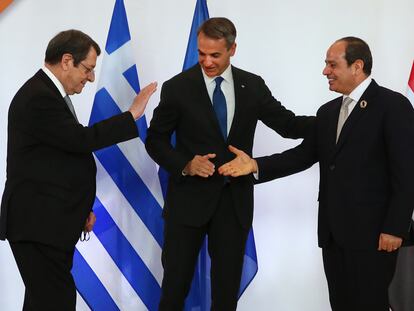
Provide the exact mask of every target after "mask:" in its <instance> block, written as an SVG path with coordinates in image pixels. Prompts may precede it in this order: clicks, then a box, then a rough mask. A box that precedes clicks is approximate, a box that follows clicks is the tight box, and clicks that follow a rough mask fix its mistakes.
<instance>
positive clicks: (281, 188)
mask: <svg viewBox="0 0 414 311" xmlns="http://www.w3.org/2000/svg"><path fill="white" fill-rule="evenodd" d="M124 1H125V5H126V9H127V15H128V19H129V26H130V30H131V35H132V38H133V40H134V42H135V44H134V48H135V58H136V62H137V68H138V75H139V79H140V83H141V85H142V86H143V85H146V84H147V83H149V82H150V81H153V80H157V81H158V82H159V83H160V84H161V83H162V82H163V81H165V80H166V79H168V78H170V77H171V76H173V75H175V74H177V73H178V72H180V71H181V68H182V64H183V60H184V54H185V49H186V46H187V40H188V34H189V30H190V25H191V19H192V16H193V12H194V6H195V0H177V1H167V0H124ZM113 4H114V1H113V0H105V1H103V0H72V1H56V0H37V1H33V0H32V1H29V0H15V1H14V2H13V4H12V5H11V6H10V7H8V8H7V9H6V10H5V11H4V12H3V13H1V14H0V42H1V43H0V44H1V45H0V69H1V74H0V191H2V189H3V185H4V179H5V167H6V159H5V157H6V144H7V110H8V106H9V103H10V101H11V98H12V97H13V95H14V94H15V92H16V91H17V90H18V88H19V87H20V86H21V85H22V83H23V82H24V81H26V80H27V79H28V78H29V77H30V76H31V75H32V74H33V73H34V72H35V71H36V70H37V69H38V68H39V67H40V66H41V65H42V63H43V57H44V51H45V48H46V45H47V43H48V41H49V39H50V38H51V37H52V36H53V35H55V34H56V33H57V32H58V31H60V30H64V29H68V28H77V29H80V30H82V31H84V32H86V33H88V34H89V35H91V36H92V37H93V38H94V39H95V40H96V41H97V42H98V43H99V44H100V45H101V47H104V45H105V42H106V36H107V33H108V28H109V22H110V18H111V15H112V9H113ZM208 7H209V12H210V16H226V17H228V18H230V19H231V20H233V22H234V23H235V25H236V27H237V29H238V38H237V42H238V47H237V52H236V55H235V57H234V58H233V64H235V65H236V66H239V67H241V68H243V69H246V70H249V71H253V72H255V73H257V74H260V75H261V76H262V77H263V78H264V79H265V81H266V82H267V85H268V86H269V88H270V89H271V90H272V91H273V93H274V95H275V97H276V98H278V99H279V100H281V101H282V102H283V103H284V105H285V106H287V107H288V108H290V109H291V110H293V111H295V112H296V113H297V114H315V112H316V110H317V108H318V107H319V106H320V105H321V104H322V103H324V102H326V101H327V100H329V99H331V98H334V97H335V96H337V95H336V94H333V93H331V92H329V90H328V84H327V81H326V79H325V78H324V77H323V76H322V74H321V72H322V69H323V66H324V57H325V52H326V49H327V48H328V47H329V45H330V44H331V43H332V42H333V41H334V40H336V39H338V38H340V37H343V36H348V35H354V36H359V37H361V38H363V39H365V40H366V41H367V42H368V44H369V45H370V47H371V49H372V53H373V57H374V69H373V77H374V78H375V79H376V80H377V82H378V83H380V84H382V85H384V86H386V87H389V88H392V89H394V90H396V91H399V92H402V93H405V91H406V85H407V80H408V75H409V72H410V69H411V65H412V61H413V57H414V40H413V37H412V29H414V18H413V17H412V16H413V14H414V1H412V0H398V1H391V0H365V1H361V0H347V1H339V0H313V1H306V0H302V1H300V0H290V1H285V0H255V1H247V0H226V1H225V0H210V1H208ZM101 60H102V59H99V61H98V66H97V77H99V73H100V67H99V65H100V62H101ZM95 90H96V84H91V85H88V86H87V87H86V88H85V89H84V91H83V93H82V94H81V95H78V96H74V97H73V103H74V105H75V109H76V111H77V114H78V117H79V119H80V121H81V122H82V123H83V124H87V122H88V119H89V113H90V110H91V106H92V101H93V96H94V93H95ZM158 99H159V92H157V93H156V94H155V95H154V96H153V99H152V100H151V102H150V104H149V108H148V113H147V118H148V120H150V118H151V116H152V110H153V109H154V107H155V106H156V105H157V103H158ZM297 143H298V142H297V141H289V140H283V139H281V138H280V137H279V136H278V135H277V134H275V133H273V132H272V131H270V130H269V129H267V128H265V127H264V126H262V125H261V124H259V127H258V129H257V134H256V140H255V149H254V151H255V152H254V153H255V155H263V154H268V153H271V152H277V151H281V150H284V149H286V148H288V147H291V146H294V145H296V144H297ZM317 187H318V169H317V167H316V166H314V167H312V168H311V169H309V170H308V171H306V172H303V173H300V174H297V175H295V176H290V177H287V178H284V179H281V180H277V181H273V182H270V183H267V184H264V185H259V186H256V189H255V208H256V209H255V219H254V230H255V236H256V247H257V252H258V261H259V272H258V274H257V276H256V278H255V279H254V281H253V282H252V284H251V285H250V286H249V288H248V289H247V290H246V292H245V294H244V295H243V297H242V298H241V300H240V302H239V310H242V311H248V310H249V311H250V310H256V311H267V310H282V311H327V310H329V303H328V295H327V287H326V281H325V278H324V274H323V268H322V260H321V254H320V250H319V249H318V247H317V239H316V216H317V203H316V197H317ZM98 221H99V220H98ZM23 292H24V290H23V285H22V281H21V278H20V276H19V274H18V271H17V268H16V265H15V262H14V259H13V257H12V256H11V252H10V249H9V246H8V244H7V243H4V242H2V243H0V309H1V310H3V311H14V310H19V309H21V305H22V298H23Z"/></svg>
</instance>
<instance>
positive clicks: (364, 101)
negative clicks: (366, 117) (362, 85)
mask: <svg viewBox="0 0 414 311" xmlns="http://www.w3.org/2000/svg"><path fill="white" fill-rule="evenodd" d="M367 105H368V103H367V101H366V100H361V102H360V103H359V107H361V108H362V109H364V108H367Z"/></svg>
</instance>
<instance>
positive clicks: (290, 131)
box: [259, 78, 315, 138]
mask: <svg viewBox="0 0 414 311" xmlns="http://www.w3.org/2000/svg"><path fill="white" fill-rule="evenodd" d="M259 94H261V95H260V96H261V98H260V101H259V102H260V107H259V120H261V121H262V122H263V123H264V124H266V126H268V127H270V128H271V129H273V130H274V131H276V132H277V133H278V134H279V135H280V136H282V137H285V138H304V137H305V136H306V135H307V134H308V131H309V130H310V129H311V128H312V127H313V124H314V122H315V117H313V116H296V115H295V114H294V113H293V112H292V111H290V110H288V109H286V108H285V107H284V106H283V105H282V104H281V103H280V101H278V100H276V99H275V98H274V97H273V96H272V93H271V92H270V90H269V89H268V87H267V86H266V84H265V82H264V81H263V79H262V78H260V81H259Z"/></svg>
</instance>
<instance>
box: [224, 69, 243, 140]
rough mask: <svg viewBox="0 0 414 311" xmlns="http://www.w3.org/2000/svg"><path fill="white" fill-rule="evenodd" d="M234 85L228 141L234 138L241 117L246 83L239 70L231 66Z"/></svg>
mask: <svg viewBox="0 0 414 311" xmlns="http://www.w3.org/2000/svg"><path fill="white" fill-rule="evenodd" d="M231 69H232V74H233V84H234V116H233V121H232V122H231V126H230V131H229V135H228V138H227V139H228V140H230V139H231V138H232V136H234V133H235V131H236V130H237V127H238V123H239V120H240V116H241V115H243V107H244V100H245V99H246V89H247V83H246V82H245V81H244V80H243V78H242V76H241V74H240V70H239V69H238V68H236V67H234V66H231Z"/></svg>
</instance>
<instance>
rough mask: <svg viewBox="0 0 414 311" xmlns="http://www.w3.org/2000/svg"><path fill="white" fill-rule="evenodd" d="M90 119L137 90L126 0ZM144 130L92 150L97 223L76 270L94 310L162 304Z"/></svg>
mask: <svg viewBox="0 0 414 311" xmlns="http://www.w3.org/2000/svg"><path fill="white" fill-rule="evenodd" d="M103 54H104V55H103V64H102V70H101V74H100V79H99V83H98V90H97V92H96V95H95V100H94V103H93V107H92V112H91V117H90V121H89V124H94V123H95V122H98V121H100V120H103V119H106V118H108V117H111V116H113V115H115V114H118V113H120V112H121V111H125V110H127V109H128V108H129V106H130V105H131V103H132V101H133V99H134V97H135V95H136V94H137V93H138V92H139V89H140V87H139V81H138V74H137V68H136V65H135V61H134V59H133V56H132V55H133V53H132V45H131V36H130V32H129V27H128V21H127V16H126V12H125V6H124V3H123V0H116V1H115V7H114V12H113V15H112V20H111V25H110V29H109V33H108V39H107V42H106V46H105V51H104V53H103ZM137 127H138V129H139V134H140V137H138V138H136V139H133V140H130V141H127V142H124V143H121V144H118V145H116V146H112V147H108V148H105V149H102V150H99V151H97V152H95V153H94V155H95V161H96V164H97V193H96V200H95V204H94V208H93V209H94V212H95V214H96V216H97V222H96V224H95V227H94V229H93V232H92V234H91V239H90V240H89V241H88V242H87V243H82V242H79V243H78V244H77V246H76V252H75V258H74V267H73V270H72V273H73V275H74V278H75V283H76V285H77V289H78V292H79V294H80V295H81V296H82V298H83V300H84V301H85V302H86V304H87V305H88V306H89V308H90V309H92V310H95V311H100V310H104V311H109V310H157V308H158V302H159V298H160V292H161V290H160V284H161V280H162V267H161V245H162V243H163V221H162V218H161V213H162V206H163V196H162V191H161V186H160V182H159V179H158V175H157V170H156V165H155V163H154V162H153V161H152V160H151V159H150V157H149V156H148V154H147V153H146V151H145V147H144V141H145V137H146V130H147V123H146V119H145V116H143V117H142V118H140V119H139V120H138V121H137Z"/></svg>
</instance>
